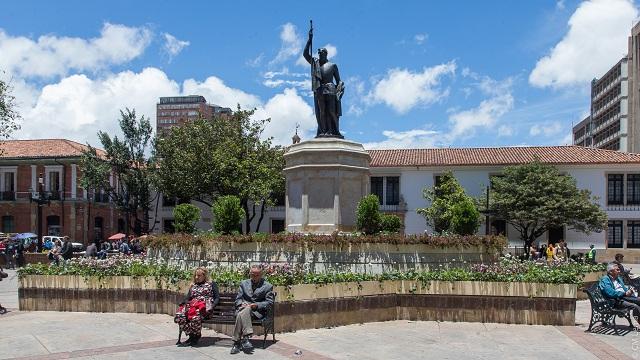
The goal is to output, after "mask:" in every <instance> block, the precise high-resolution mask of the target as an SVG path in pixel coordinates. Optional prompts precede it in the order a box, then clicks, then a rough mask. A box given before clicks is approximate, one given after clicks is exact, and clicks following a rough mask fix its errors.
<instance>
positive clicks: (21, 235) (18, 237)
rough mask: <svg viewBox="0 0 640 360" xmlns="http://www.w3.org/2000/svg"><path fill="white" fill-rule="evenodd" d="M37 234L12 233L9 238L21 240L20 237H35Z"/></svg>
mask: <svg viewBox="0 0 640 360" xmlns="http://www.w3.org/2000/svg"><path fill="white" fill-rule="evenodd" d="M37 237H38V235H36V234H34V233H20V234H15V235H13V237H12V238H11V239H12V240H22V239H30V238H37Z"/></svg>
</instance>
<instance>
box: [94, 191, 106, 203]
mask: <svg viewBox="0 0 640 360" xmlns="http://www.w3.org/2000/svg"><path fill="white" fill-rule="evenodd" d="M93 201H95V202H97V203H108V202H109V196H108V195H107V194H101V193H97V194H94V196H93Z"/></svg>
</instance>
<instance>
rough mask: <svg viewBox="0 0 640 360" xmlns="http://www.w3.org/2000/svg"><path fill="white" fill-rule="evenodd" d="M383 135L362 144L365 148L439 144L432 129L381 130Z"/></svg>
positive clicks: (404, 147) (402, 147) (426, 146)
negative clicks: (382, 138) (378, 139)
mask: <svg viewBox="0 0 640 360" xmlns="http://www.w3.org/2000/svg"><path fill="white" fill-rule="evenodd" d="M382 135H383V136H384V137H385V139H384V140H382V141H379V142H369V143H365V144H363V146H364V148H365V149H409V148H430V147H436V146H440V145H442V144H440V143H439V139H438V137H437V135H438V132H437V131H433V130H424V129H415V130H408V131H399V132H398V131H391V130H385V131H383V132H382Z"/></svg>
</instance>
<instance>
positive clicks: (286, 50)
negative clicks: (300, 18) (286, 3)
mask: <svg viewBox="0 0 640 360" xmlns="http://www.w3.org/2000/svg"><path fill="white" fill-rule="evenodd" d="M280 41H281V45H280V51H278V54H277V55H276V57H275V58H274V59H273V60H271V62H270V64H272V65H273V64H278V63H282V62H285V61H287V60H289V59H291V58H292V57H294V56H296V55H298V56H299V55H300V54H301V52H302V50H301V49H302V38H301V37H300V35H299V34H298V31H297V28H296V26H295V25H293V24H292V23H286V24H284V25H282V31H281V32H280Z"/></svg>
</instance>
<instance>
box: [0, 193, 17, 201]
mask: <svg viewBox="0 0 640 360" xmlns="http://www.w3.org/2000/svg"><path fill="white" fill-rule="evenodd" d="M15 199H16V192H15V191H2V192H0V200H2V201H14V200H15Z"/></svg>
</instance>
